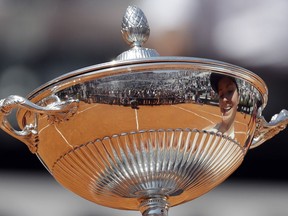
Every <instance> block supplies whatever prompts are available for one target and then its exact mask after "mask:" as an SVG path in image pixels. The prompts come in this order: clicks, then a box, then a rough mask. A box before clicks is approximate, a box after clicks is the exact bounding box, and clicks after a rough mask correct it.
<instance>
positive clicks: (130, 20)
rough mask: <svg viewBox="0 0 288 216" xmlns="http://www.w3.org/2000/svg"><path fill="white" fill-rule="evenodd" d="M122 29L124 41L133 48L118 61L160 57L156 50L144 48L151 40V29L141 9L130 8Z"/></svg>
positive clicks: (124, 17)
mask: <svg viewBox="0 0 288 216" xmlns="http://www.w3.org/2000/svg"><path fill="white" fill-rule="evenodd" d="M121 27H122V28H121V32H122V36H123V38H124V40H125V41H126V43H128V44H129V45H130V46H131V47H132V48H131V49H130V50H128V51H126V52H123V53H121V54H120V55H119V56H118V57H117V58H116V59H117V60H128V59H136V58H149V57H155V56H159V54H158V53H157V51H156V50H154V49H149V48H144V47H142V45H143V44H144V43H145V42H146V41H147V40H148V38H149V35H150V28H149V24H148V21H147V18H146V16H145V14H144V13H143V11H142V10H141V9H140V8H138V7H136V6H128V8H127V10H126V13H125V14H124V16H123V20H122V25H121Z"/></svg>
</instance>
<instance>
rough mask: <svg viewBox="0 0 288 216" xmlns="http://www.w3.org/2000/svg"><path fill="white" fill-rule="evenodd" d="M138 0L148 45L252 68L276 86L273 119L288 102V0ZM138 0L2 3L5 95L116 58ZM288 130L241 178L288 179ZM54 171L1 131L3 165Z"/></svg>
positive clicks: (0, 62)
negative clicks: (128, 15)
mask: <svg viewBox="0 0 288 216" xmlns="http://www.w3.org/2000/svg"><path fill="white" fill-rule="evenodd" d="M174 2H177V1H174ZM240 2H241V4H240V3H238V1H229V0H204V1H188V0H187V1H184V0H183V1H179V2H178V3H177V4H176V3H173V2H172V1H160V0H159V1H154V2H153V1H152V0H151V1H148V0H146V1H132V4H134V3H135V4H137V5H138V6H140V7H141V8H142V9H143V11H144V13H145V14H146V16H147V19H148V21H149V23H150V27H151V35H150V40H149V41H148V42H147V44H146V45H145V46H146V47H150V48H155V49H156V50H157V51H158V52H159V53H160V55H163V56H167V55H168V56H176V55H180V56H191V57H202V58H209V59H215V60H220V61H225V62H229V63H232V64H235V65H238V66H242V67H245V68H246V69H248V70H251V71H253V72H254V73H256V74H257V75H259V76H260V77H261V78H262V79H263V80H264V81H265V82H266V84H267V86H268V89H269V99H268V104H267V106H266V108H265V110H264V112H263V115H264V117H265V118H266V119H267V120H270V118H271V117H272V116H273V115H274V114H276V113H279V112H280V110H281V109H284V108H286V109H287V108H288V75H287V69H288V45H287V44H288V43H287V41H288V30H287V25H288V15H287V9H288V2H286V1H281V0H276V1H268V0H267V1H257V0H245V1H240ZM129 4H131V1H118V0H114V1H112V0H108V1H106V0H105V1H100V0H98V1H72V0H71V1H64V0H63V1H60V0H59V1H56V0H53V1H52V0H51V1H36V0H34V1H33V0H23V1H16V0H4V1H1V2H0V98H5V97H7V96H8V95H11V94H17V95H20V96H26V95H27V94H28V93H29V92H31V91H33V90H34V89H35V88H37V87H39V86H40V85H42V84H44V83H45V82H48V81H50V80H51V79H53V78H56V77H57V76H60V75H62V74H65V73H68V72H70V71H73V70H76V69H79V68H82V67H86V66H90V65H94V64H98V63H102V62H108V61H110V60H113V59H114V58H115V57H116V56H117V55H118V54H120V53H121V52H123V51H125V50H127V49H128V46H127V45H126V44H125V43H124V42H123V40H122V36H121V33H120V25H121V20H122V16H123V14H124V12H125V10H126V8H127V6H128V5H129ZM287 131H288V130H287V129H286V130H284V131H282V132H281V133H280V134H278V135H276V136H275V137H274V138H272V139H271V140H269V141H267V142H265V143H264V144H263V145H261V146H260V147H258V148H255V149H252V150H250V151H249V152H248V154H247V156H246V158H245V160H244V162H243V164H242V165H241V167H240V168H239V169H238V170H237V171H236V172H235V173H234V174H233V175H232V176H231V179H235V180H243V181H244V180H257V181H259V180H260V181H276V182H279V181H281V182H285V183H288V177H287V175H286V172H287V165H288V157H287V152H288V143H287V138H288V134H287ZM23 171H24V172H26V171H27V172H28V171H29V172H37V173H43V175H45V174H48V172H47V171H46V170H45V168H44V167H43V165H42V164H41V162H40V161H39V160H38V158H37V157H36V156H35V155H33V154H31V153H30V151H29V150H28V148H27V147H26V146H25V145H24V144H23V143H21V142H19V141H17V140H16V139H14V138H12V137H11V136H10V135H8V134H6V133H4V132H3V131H1V132H0V172H23Z"/></svg>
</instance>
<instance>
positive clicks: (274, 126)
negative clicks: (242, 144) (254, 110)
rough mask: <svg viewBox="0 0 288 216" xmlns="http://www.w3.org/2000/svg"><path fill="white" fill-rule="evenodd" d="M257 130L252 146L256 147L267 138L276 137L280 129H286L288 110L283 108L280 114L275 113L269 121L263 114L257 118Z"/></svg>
mask: <svg viewBox="0 0 288 216" xmlns="http://www.w3.org/2000/svg"><path fill="white" fill-rule="evenodd" d="M257 124H258V126H257V130H256V132H255V135H254V138H253V141H252V144H251V146H250V148H255V147H257V146H259V145H261V144H262V143H264V142H265V141H266V140H269V139H270V138H272V137H274V136H275V135H276V134H278V133H279V132H280V131H282V130H284V129H285V128H286V126H287V124H288V111H287V110H285V109H283V110H281V112H280V113H279V114H276V115H274V116H273V117H272V118H271V120H270V122H267V121H266V120H265V119H264V117H263V116H260V117H259V118H258V120H257Z"/></svg>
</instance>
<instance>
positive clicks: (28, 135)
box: [0, 95, 78, 153]
mask: <svg viewBox="0 0 288 216" xmlns="http://www.w3.org/2000/svg"><path fill="white" fill-rule="evenodd" d="M45 101H47V99H45ZM51 101H52V102H51ZM50 102H51V103H50V104H48V105H46V106H39V105H36V104H34V103H32V102H30V101H29V100H28V99H26V98H23V97H21V96H17V95H11V96H9V97H7V98H4V99H2V100H0V121H1V123H0V124H1V125H0V126H1V128H2V129H3V130H4V131H5V132H7V133H8V134H10V135H11V136H13V137H14V138H16V139H18V140H20V141H22V142H23V143H25V144H26V145H27V146H28V148H29V150H30V151H31V152H32V153H35V152H37V146H38V143H39V137H38V121H37V116H38V115H37V114H46V115H47V116H48V119H49V120H50V121H52V123H53V122H60V121H65V120H68V119H69V118H70V117H71V116H72V115H74V114H75V113H76V111H77V108H78V103H77V102H78V101H76V100H73V99H72V100H67V101H64V102H63V101H60V100H59V98H58V97H57V96H51V97H50ZM42 104H45V102H42ZM15 108H23V109H25V110H27V111H31V113H33V114H34V115H35V120H34V122H33V123H31V124H29V125H26V126H25V127H24V128H23V129H22V130H20V131H19V130H16V129H14V128H13V126H12V125H11V124H10V123H9V121H8V119H7V117H8V116H9V115H10V114H11V112H12V110H13V109H15Z"/></svg>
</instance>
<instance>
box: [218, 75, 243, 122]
mask: <svg viewBox="0 0 288 216" xmlns="http://www.w3.org/2000/svg"><path fill="white" fill-rule="evenodd" d="M218 94H219V107H220V111H221V113H222V121H223V123H226V124H229V125H230V124H231V122H230V121H234V118H235V115H236V112H237V107H238V104H239V93H238V89H237V86H236V84H235V82H233V80H232V79H230V78H229V77H223V78H222V79H221V80H220V81H219V82H218ZM227 126H228V125H227ZM228 127H229V126H228Z"/></svg>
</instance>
